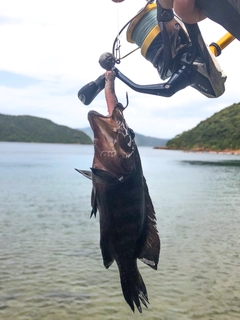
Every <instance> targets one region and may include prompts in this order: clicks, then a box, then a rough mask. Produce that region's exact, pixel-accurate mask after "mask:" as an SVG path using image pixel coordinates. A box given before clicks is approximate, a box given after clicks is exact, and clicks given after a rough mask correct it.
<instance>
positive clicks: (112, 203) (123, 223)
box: [77, 71, 160, 312]
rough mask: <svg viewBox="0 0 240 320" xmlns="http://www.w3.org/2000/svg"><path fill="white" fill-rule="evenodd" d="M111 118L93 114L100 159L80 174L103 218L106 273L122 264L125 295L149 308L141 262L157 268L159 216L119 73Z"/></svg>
mask: <svg viewBox="0 0 240 320" xmlns="http://www.w3.org/2000/svg"><path fill="white" fill-rule="evenodd" d="M105 78H106V84H105V95H106V100H107V105H108V112H109V115H108V116H103V115H101V114H99V113H97V112H96V111H90V112H89V113H88V120H89V122H90V125H91V127H92V130H93V132H94V151H95V153H94V159H93V165H92V168H91V172H90V171H83V170H77V171H79V172H80V173H82V174H83V175H84V176H86V177H88V178H90V179H92V184H93V190H92V199H91V202H92V213H91V216H92V215H93V214H94V215H95V216H96V213H97V210H99V215H100V247H101V251H102V257H103V263H104V266H105V267H106V268H109V267H110V265H111V264H112V263H113V262H114V260H115V261H116V263H117V265H118V268H119V273H120V280H121V285H122V292H123V295H124V298H125V300H126V302H127V303H128V304H129V306H130V307H131V309H132V311H134V303H135V304H136V306H137V308H138V310H139V311H140V312H142V308H141V304H140V301H141V302H142V303H143V305H144V306H146V307H147V303H148V295H147V290H146V287H145V284H144V282H143V279H142V277H141V275H140V273H139V270H138V267H137V258H138V259H140V260H141V261H143V262H144V263H145V264H147V265H149V266H150V267H151V268H153V269H155V270H156V269H157V264H158V259H159V252H160V240H159V236H158V232H157V229H156V217H155V212H154V208H153V204H152V201H151V198H150V196H149V193H148V187H147V184H146V180H145V178H144V176H143V172H142V166H141V160H140V156H139V153H138V149H137V147H136V144H135V141H134V132H133V131H132V130H131V129H129V128H128V126H127V124H126V121H125V119H124V117H123V110H124V108H123V106H122V105H121V104H120V103H118V101H117V97H116V95H115V91H114V80H115V73H114V71H107V72H106V74H105Z"/></svg>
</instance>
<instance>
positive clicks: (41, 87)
mask: <svg viewBox="0 0 240 320" xmlns="http://www.w3.org/2000/svg"><path fill="white" fill-rule="evenodd" d="M145 4H146V1H145V0H126V1H124V2H123V3H119V4H116V3H113V2H112V1H111V0H92V1H83V0H41V1H40V0H35V1H33V0H21V1H19V0H7V1H1V2H0V43H1V50H0V113H3V114H9V115H32V116H37V117H42V118H47V119H50V120H52V121H54V122H55V123H57V124H63V125H67V126H69V127H72V128H83V127H87V126H89V124H88V121H87V113H88V111H89V110H90V109H95V110H97V111H98V112H101V113H103V114H106V113H107V108H106V103H105V97H104V92H101V93H100V94H99V96H98V97H97V98H96V99H95V100H94V101H93V102H92V103H91V105H89V106H85V105H83V104H82V103H81V102H80V101H79V100H78V98H77V92H78V90H79V89H80V88H81V87H82V86H83V85H85V84H86V83H88V82H90V81H92V80H95V79H96V78H97V77H98V76H99V75H101V74H102V73H103V72H104V70H103V69H102V68H101V67H100V65H99V63H98V59H99V57H100V55H101V54H102V53H103V52H106V51H110V52H111V51H112V44H113V41H114V38H115V37H116V35H117V33H118V31H119V29H121V27H122V26H123V25H124V24H125V23H126V22H127V21H128V20H129V19H130V18H131V17H132V16H134V15H135V14H136V13H137V12H138V11H139V10H140V9H141V8H142V7H143V6H144V5H145ZM199 26H200V29H201V31H202V34H203V37H204V39H205V41H206V43H207V44H210V43H211V42H213V41H217V40H218V39H219V38H221V37H222V36H223V35H224V34H225V33H226V31H225V30H224V29H223V28H222V27H220V26H219V25H217V24H216V23H214V22H212V21H210V20H205V21H204V22H201V23H200V24H199ZM121 48H122V53H123V54H125V53H127V52H128V51H129V50H130V49H134V48H135V46H134V45H130V44H128V43H127V42H126V37H125V33H123V35H122V37H121ZM239 49H240V43H239V41H237V40H234V41H233V43H232V44H230V45H229V46H228V47H227V48H226V49H224V50H223V52H222V55H221V56H220V57H219V58H218V61H219V64H220V65H221V68H222V69H223V70H224V72H225V73H226V74H227V76H228V79H227V82H226V91H225V93H224V94H223V95H222V96H221V97H220V98H217V99H209V98H206V97H205V96H203V95H202V94H200V93H199V92H198V91H196V90H195V89H193V88H187V89H184V90H182V91H180V92H178V93H177V94H175V95H174V96H173V97H171V98H164V97H156V96H151V95H146V94H141V93H137V92H135V91H133V90H131V89H130V88H129V87H127V86H126V85H124V84H123V83H122V82H121V81H120V80H118V79H117V80H116V92H117V96H118V99H119V102H121V103H122V104H123V105H124V104H125V101H126V98H125V96H126V91H127V92H128V95H129V101H130V102H129V107H128V108H127V109H126V111H125V117H126V120H127V122H128V124H129V126H130V127H132V128H133V129H134V130H135V131H136V132H138V133H142V134H145V135H149V136H154V137H160V138H172V137H174V136H175V135H176V134H179V133H181V132H183V131H185V130H189V129H191V128H193V127H195V126H196V125H197V124H198V123H199V122H200V121H202V120H205V119H206V118H208V117H210V116H211V115H213V114H214V113H215V112H217V111H220V110H221V109H223V108H225V107H227V106H230V105H232V104H233V103H238V102H240V93H239V90H240V89H239V73H240V64H239V52H240V50H239ZM118 68H119V69H120V71H122V72H123V73H124V74H125V75H126V76H128V77H129V78H130V79H131V80H133V81H134V82H136V83H139V84H153V83H161V82H162V81H161V79H160V78H159V76H158V74H157V71H156V70H155V69H154V68H153V66H152V65H151V63H150V62H148V61H146V60H145V59H144V58H143V57H142V56H141V53H140V51H139V50H138V51H137V52H135V53H134V54H132V55H131V56H129V57H128V58H126V59H123V60H122V63H121V64H120V65H119V66H118Z"/></svg>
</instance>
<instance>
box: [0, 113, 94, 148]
mask: <svg viewBox="0 0 240 320" xmlns="http://www.w3.org/2000/svg"><path fill="white" fill-rule="evenodd" d="M0 141H16V142H49V143H79V144H92V140H91V138H90V137H89V136H88V135H86V133H84V132H82V131H79V130H75V129H71V128H69V127H66V126H62V125H57V124H55V123H53V122H52V121H50V120H47V119H43V118H37V117H32V116H9V115H4V114H0Z"/></svg>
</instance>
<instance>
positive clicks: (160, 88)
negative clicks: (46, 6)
mask: <svg viewBox="0 0 240 320" xmlns="http://www.w3.org/2000/svg"><path fill="white" fill-rule="evenodd" d="M126 27H128V28H127V31H126V37H127V41H128V42H130V43H135V44H136V45H137V46H138V47H139V48H141V54H142V56H143V57H144V58H145V59H146V60H148V61H149V62H150V63H152V65H153V66H154V67H155V68H156V69H157V72H158V74H159V76H160V78H161V79H162V80H167V81H166V82H163V83H160V84H152V85H138V84H136V83H134V82H132V81H131V80H130V79H129V78H127V77H126V76H125V75H124V74H123V73H121V72H120V71H119V70H118V69H117V68H116V67H115V63H119V62H120V60H119V59H118V58H117V54H118V48H116V43H117V39H118V37H117V38H116V39H115V41H114V44H113V50H112V54H111V53H105V54H103V55H102V56H101V57H100V60H99V63H100V64H101V66H102V67H103V68H104V69H106V70H111V69H112V70H114V72H115V74H116V77H117V78H119V79H120V80H121V81H122V82H124V83H125V84H126V85H128V86H129V87H130V88H132V89H133V90H135V91H137V92H141V93H146V94H152V95H158V96H163V97H171V96H172V95H174V94H175V93H176V92H178V91H179V90H182V89H184V88H186V87H187V86H191V87H193V88H194V89H196V90H198V91H199V92H201V93H202V94H203V95H205V96H206V97H208V98H217V97H219V96H221V95H222V94H223V93H224V91H225V87H224V83H225V81H226V76H225V74H224V73H223V71H222V70H221V68H220V66H219V65H218V62H217V59H216V58H215V56H218V55H220V54H221V50H222V49H223V48H225V47H226V46H227V45H228V44H229V43H231V42H232V41H233V40H234V39H235V38H234V37H233V36H232V35H231V34H230V33H227V34H226V35H225V36H224V37H223V38H221V39H220V40H219V41H218V42H217V43H212V44H211V45H210V46H209V47H208V46H206V44H205V42H204V40H203V38H202V35H201V32H200V29H199V27H198V25H197V24H191V25H190V24H186V23H183V21H182V20H181V19H179V18H178V17H177V16H176V15H174V13H173V11H172V10H169V9H168V10H165V9H163V8H162V7H161V6H160V5H159V3H158V1H157V4H156V3H154V2H153V1H148V2H147V4H146V6H145V7H144V8H143V9H142V10H140V12H138V13H137V15H136V16H135V17H133V18H132V19H131V20H130V21H129V22H128V23H127V24H126V25H125V26H124V27H123V28H122V30H121V31H120V32H119V34H118V36H119V35H120V33H121V32H122V31H123V30H124V29H125V28H126ZM104 87H105V75H104V74H103V75H101V76H100V77H98V78H97V79H96V80H95V81H92V82H90V83H88V84H87V85H85V86H84V87H83V88H81V89H80V90H79V92H78V98H79V99H80V100H81V101H82V103H84V104H85V105H89V104H90V103H91V102H92V101H93V99H94V98H95V97H96V96H97V95H98V93H99V92H100V91H101V90H103V88H104Z"/></svg>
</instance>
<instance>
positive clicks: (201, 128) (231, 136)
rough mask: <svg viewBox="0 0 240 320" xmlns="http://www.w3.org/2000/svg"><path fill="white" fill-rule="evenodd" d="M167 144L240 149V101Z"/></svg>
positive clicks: (174, 147) (183, 148)
mask: <svg viewBox="0 0 240 320" xmlns="http://www.w3.org/2000/svg"><path fill="white" fill-rule="evenodd" d="M166 146H167V147H168V148H169V149H180V150H189V149H191V150H215V151H218V150H219V151H220V150H226V149H230V150H237V149H240V103H237V104H233V105H232V106H230V107H228V108H225V109H223V110H221V111H220V112H217V113H215V114H214V115H213V116H212V117H210V118H208V119H206V120H205V121H202V122H200V123H199V124H198V125H197V126H196V127H195V128H193V129H191V130H189V131H186V132H183V133H182V134H179V135H177V136H176V137H175V138H173V139H171V140H169V141H168V142H167V144H166Z"/></svg>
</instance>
